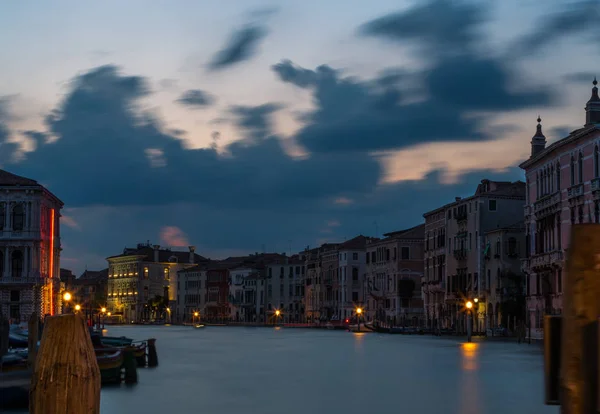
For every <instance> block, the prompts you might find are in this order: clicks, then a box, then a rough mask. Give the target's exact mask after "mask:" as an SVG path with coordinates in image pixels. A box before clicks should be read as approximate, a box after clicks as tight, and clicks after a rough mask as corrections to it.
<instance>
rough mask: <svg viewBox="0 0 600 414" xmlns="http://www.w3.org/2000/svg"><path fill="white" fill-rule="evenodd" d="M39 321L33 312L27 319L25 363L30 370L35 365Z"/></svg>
mask: <svg viewBox="0 0 600 414" xmlns="http://www.w3.org/2000/svg"><path fill="white" fill-rule="evenodd" d="M39 323H40V322H39V320H38V317H37V314H36V313H35V312H33V313H32V314H31V317H30V318H29V325H28V327H27V330H28V334H27V335H28V337H27V363H28V364H29V367H30V368H33V366H34V365H35V359H36V357H37V352H38V347H37V343H38V327H39Z"/></svg>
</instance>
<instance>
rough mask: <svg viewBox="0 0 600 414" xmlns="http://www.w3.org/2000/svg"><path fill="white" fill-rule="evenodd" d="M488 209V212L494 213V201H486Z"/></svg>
mask: <svg viewBox="0 0 600 414" xmlns="http://www.w3.org/2000/svg"><path fill="white" fill-rule="evenodd" d="M488 209H489V210H490V211H496V200H489V201H488Z"/></svg>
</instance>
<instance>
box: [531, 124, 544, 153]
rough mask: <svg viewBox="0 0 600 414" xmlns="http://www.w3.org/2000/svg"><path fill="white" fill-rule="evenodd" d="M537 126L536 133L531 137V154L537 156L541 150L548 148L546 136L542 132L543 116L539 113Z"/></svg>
mask: <svg viewBox="0 0 600 414" xmlns="http://www.w3.org/2000/svg"><path fill="white" fill-rule="evenodd" d="M537 122H538V124H537V128H536V131H535V135H534V136H533V138H531V156H532V157H535V156H536V155H537V154H539V153H540V152H542V151H544V149H546V137H545V136H544V133H543V132H542V118H541V117H540V116H539V115H538V117H537Z"/></svg>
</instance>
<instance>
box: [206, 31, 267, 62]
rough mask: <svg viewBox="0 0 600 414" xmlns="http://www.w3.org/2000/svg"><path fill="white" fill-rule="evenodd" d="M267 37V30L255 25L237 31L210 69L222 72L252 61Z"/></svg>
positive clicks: (218, 53) (214, 59)
mask: <svg viewBox="0 0 600 414" xmlns="http://www.w3.org/2000/svg"><path fill="white" fill-rule="evenodd" d="M266 35H267V30H266V28H265V27H263V26H260V25H255V24H251V25H247V26H245V27H243V28H241V29H238V30H236V31H235V32H234V33H233V34H232V35H231V37H230V38H229V40H228V41H227V43H226V44H225V47H224V48H223V49H221V50H220V51H219V52H217V54H216V55H215V56H214V58H213V60H212V62H211V63H210V65H209V68H210V69H211V70H222V69H225V68H228V67H230V66H233V65H236V64H238V63H240V62H243V61H245V60H248V59H250V58H251V57H252V56H254V55H255V54H256V51H257V48H258V44H259V43H260V41H261V40H262V39H263V38H264V37H265V36H266Z"/></svg>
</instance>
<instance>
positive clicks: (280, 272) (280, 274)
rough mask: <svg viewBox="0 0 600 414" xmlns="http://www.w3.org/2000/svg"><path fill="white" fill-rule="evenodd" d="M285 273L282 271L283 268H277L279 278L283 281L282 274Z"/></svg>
mask: <svg viewBox="0 0 600 414" xmlns="http://www.w3.org/2000/svg"><path fill="white" fill-rule="evenodd" d="M284 273H285V270H284V269H283V266H282V267H281V268H279V278H280V279H283V274H284Z"/></svg>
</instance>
